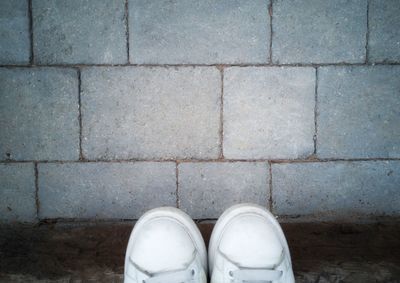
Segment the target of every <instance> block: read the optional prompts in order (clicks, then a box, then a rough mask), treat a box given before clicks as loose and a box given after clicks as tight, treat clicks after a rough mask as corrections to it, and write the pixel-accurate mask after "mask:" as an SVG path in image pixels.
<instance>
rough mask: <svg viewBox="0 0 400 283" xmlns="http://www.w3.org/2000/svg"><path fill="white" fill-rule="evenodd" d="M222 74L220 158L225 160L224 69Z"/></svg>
mask: <svg viewBox="0 0 400 283" xmlns="http://www.w3.org/2000/svg"><path fill="white" fill-rule="evenodd" d="M220 72H221V102H220V117H219V119H220V121H219V123H220V124H219V127H220V129H219V139H220V146H221V148H220V150H221V152H220V155H219V158H222V159H223V158H224V68H223V67H222V68H220Z"/></svg>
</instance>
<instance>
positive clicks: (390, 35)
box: [368, 0, 400, 62]
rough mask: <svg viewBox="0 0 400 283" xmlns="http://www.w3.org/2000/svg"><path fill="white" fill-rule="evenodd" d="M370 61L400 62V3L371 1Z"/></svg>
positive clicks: (384, 0)
mask: <svg viewBox="0 0 400 283" xmlns="http://www.w3.org/2000/svg"><path fill="white" fill-rule="evenodd" d="M368 44H369V58H368V59H369V61H371V62H385V61H389V62H400V1H398V0H371V1H370V4H369V42H368Z"/></svg>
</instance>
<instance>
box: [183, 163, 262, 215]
mask: <svg viewBox="0 0 400 283" xmlns="http://www.w3.org/2000/svg"><path fill="white" fill-rule="evenodd" d="M178 172H179V173H178V174H179V175H178V186H179V190H178V192H179V193H178V194H179V203H180V208H181V209H183V210H184V211H186V212H187V213H188V214H189V215H190V216H192V217H193V218H194V219H205V218H212V219H216V218H218V217H219V216H220V215H221V214H222V212H224V210H225V209H227V208H229V207H230V206H232V205H234V204H238V203H244V202H251V203H257V204H260V205H262V206H264V207H265V206H267V205H268V200H269V167H268V164H267V163H263V162H218V163H202V162H200V163H181V164H179V167H178Z"/></svg>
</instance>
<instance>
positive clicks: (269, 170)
mask: <svg viewBox="0 0 400 283" xmlns="http://www.w3.org/2000/svg"><path fill="white" fill-rule="evenodd" d="M268 173H269V211H270V212H271V213H272V210H273V198H272V164H271V162H268Z"/></svg>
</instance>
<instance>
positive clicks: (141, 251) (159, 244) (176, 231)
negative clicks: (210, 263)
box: [130, 220, 196, 274]
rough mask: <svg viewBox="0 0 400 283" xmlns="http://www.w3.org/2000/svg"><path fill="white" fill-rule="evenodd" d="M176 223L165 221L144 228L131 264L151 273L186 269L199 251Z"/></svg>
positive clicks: (134, 250)
mask: <svg viewBox="0 0 400 283" xmlns="http://www.w3.org/2000/svg"><path fill="white" fill-rule="evenodd" d="M173 224H174V225H171V223H169V221H165V220H162V221H153V222H152V223H148V224H147V225H146V226H144V227H142V229H141V235H138V237H137V240H136V243H135V249H133V252H132V254H131V256H130V259H131V261H132V262H134V263H135V264H136V265H137V266H138V267H140V269H142V270H143V271H145V272H147V273H150V274H156V273H162V272H169V271H175V270H182V269H185V268H187V266H188V265H189V264H190V263H191V262H192V261H193V258H194V256H195V252H196V249H195V247H194V245H193V243H192V242H191V239H190V237H189V236H188V235H187V233H186V231H185V229H184V228H183V227H181V226H179V227H177V225H176V223H173ZM172 227H173V229H172Z"/></svg>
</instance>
